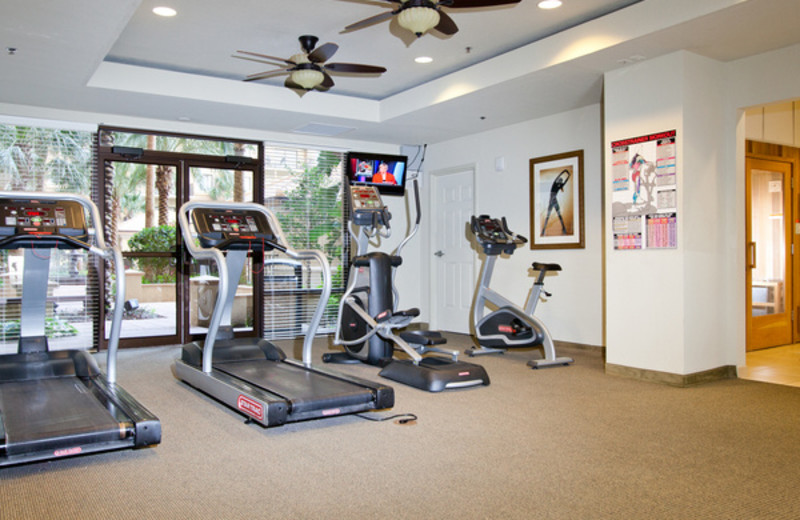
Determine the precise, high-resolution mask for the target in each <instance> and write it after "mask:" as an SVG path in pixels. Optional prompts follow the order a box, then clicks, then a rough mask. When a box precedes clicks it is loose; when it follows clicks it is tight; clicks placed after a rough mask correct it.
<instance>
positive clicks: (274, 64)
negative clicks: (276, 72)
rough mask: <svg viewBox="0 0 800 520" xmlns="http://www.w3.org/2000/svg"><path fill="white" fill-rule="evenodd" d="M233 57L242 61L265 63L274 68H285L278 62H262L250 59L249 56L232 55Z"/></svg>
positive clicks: (258, 59)
mask: <svg viewBox="0 0 800 520" xmlns="http://www.w3.org/2000/svg"><path fill="white" fill-rule="evenodd" d="M231 57H232V58H237V59H240V60H247V61H254V62H256V63H265V64H267V65H272V66H273V67H283V66H284V64H283V63H277V62H274V61H267V60H262V59H260V58H249V57H247V56H237V55H235V54H232V55H231Z"/></svg>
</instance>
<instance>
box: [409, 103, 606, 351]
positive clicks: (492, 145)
mask: <svg viewBox="0 0 800 520" xmlns="http://www.w3.org/2000/svg"><path fill="white" fill-rule="evenodd" d="M600 130H601V122H600V106H599V105H592V106H589V107H585V108H581V109H577V110H573V111H570V112H565V113H562V114H558V115H555V116H550V117H546V118H542V119H537V120H534V121H528V122H525V123H520V124H516V125H512V126H508V127H504V128H499V129H496V130H491V131H488V132H483V133H481V134H476V135H472V136H468V137H464V138H459V139H454V140H452V141H446V142H443V143H437V144H434V145H431V146H429V147H428V154H427V157H426V158H425V164H424V170H425V172H426V175H427V172H436V171H441V170H451V169H454V168H460V167H462V166H467V167H469V168H474V170H475V172H476V175H475V177H476V186H475V198H476V201H475V213H476V214H481V213H488V214H490V215H493V216H496V217H500V216H505V217H506V218H507V219H508V223H509V226H510V227H511V228H512V230H514V231H517V232H518V233H520V234H522V235H524V236H526V237H530V229H529V221H530V213H529V189H530V188H529V160H530V159H531V158H535V157H542V156H546V155H552V154H558V153H563V152H569V151H573V150H583V152H584V211H585V218H586V229H585V237H586V247H585V249H559V250H530V249H529V248H519V249H518V250H517V251H516V253H515V254H514V255H513V256H512V257H510V258H506V257H501V258H500V259H499V260H498V263H497V266H496V268H495V274H494V279H493V284H492V287H493V288H494V289H496V290H498V291H499V292H500V293H502V294H503V295H505V296H506V297H508V298H509V299H511V300H512V301H515V302H518V303H519V304H524V302H525V300H526V298H527V296H528V292H529V291H530V287H531V285H532V283H533V276H532V275H531V273H530V265H531V263H532V262H533V261H540V262H557V263H560V264H561V266H562V268H563V271H562V272H560V273H558V274H557V275H555V276H548V278H547V282H546V288H547V290H548V291H550V292H552V293H553V297H552V298H550V299H549V300H548V301H547V302H546V303H542V304H541V305H540V306H539V307H538V309H537V314H538V315H539V316H541V318H542V319H543V320H544V322H545V323H546V324H547V326H548V328H549V329H550V332H551V333H552V335H553V336H554V338H555V339H557V340H562V341H572V342H576V343H583V344H589V345H603V344H604V339H603V296H602V294H603V275H602V262H603V257H602V240H601V236H602V233H601V226H602V218H601V194H602V181H601V171H602V170H601V150H600ZM497 157H503V158H504V159H505V170H504V171H502V172H496V171H495V159H496V158H497ZM424 181H425V182H424V187H425V189H428V188H429V185H430V182H429V180H428V179H427V177H425V178H424ZM423 191H424V190H423ZM427 195H428V194H427V193H425V195H424V196H423V197H424V198H425V201H426V207H427ZM430 229H431V226H430V223H429V222H423V237H422V240H421V241H420V242H421V244H422V247H423V248H425V244H427V243H428V241H429V232H430ZM464 240H467V237H466V236H465V237H464ZM428 258H430V255H427V254H425V255H423V256H421V257H420V258H418V259H417V262H416V265H414V270H413V272H412V275H413V276H415V277H418V278H419V279H420V280H422V283H423V284H426V285H427V284H428V278H429V275H428V270H429V266H428V262H427V259H428ZM423 259H425V260H423ZM475 260H476V264H475V274H476V280H477V275H478V273H479V268H480V263H478V258H477V254H476V259H475ZM409 264H410V262H409ZM406 269H407V270H409V271H410V270H411V269H410V265H407V267H406ZM429 306H430V303H429V302H425V303H423V304H422V307H423V308H427V307H429Z"/></svg>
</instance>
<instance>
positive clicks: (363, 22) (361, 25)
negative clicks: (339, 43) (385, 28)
mask: <svg viewBox="0 0 800 520" xmlns="http://www.w3.org/2000/svg"><path fill="white" fill-rule="evenodd" d="M397 12H398V11H387V12H385V13H381V14H376V15H375V16H370V17H369V18H365V19H363V20H361V21H360V22H356V23H351V24H350V25H348V26H347V27H345V28H344V31H342V32H349V31H355V30H356V29H363V28H364V27H369V26H370V25H372V24H376V23H379V22H382V21H384V20H388V19H389V18H391V17H392V16H394V15H395V14H396V13H397Z"/></svg>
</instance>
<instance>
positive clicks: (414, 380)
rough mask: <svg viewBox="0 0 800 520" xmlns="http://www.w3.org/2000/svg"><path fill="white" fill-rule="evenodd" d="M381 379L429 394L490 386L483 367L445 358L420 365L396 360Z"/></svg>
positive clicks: (383, 373)
mask: <svg viewBox="0 0 800 520" xmlns="http://www.w3.org/2000/svg"><path fill="white" fill-rule="evenodd" d="M379 375H380V376H382V377H385V378H387V379H391V380H392V381H397V382H398V383H403V384H405V385H408V386H413V387H414V388H419V389H420V390H425V391H427V392H441V391H443V390H452V389H456V388H468V387H472V386H481V385H483V386H488V385H489V375H488V374H487V373H486V370H485V369H484V368H483V367H482V366H481V365H476V364H474V363H466V362H464V361H451V360H449V359H447V358H443V357H426V358H423V359H422V361H420V362H419V364H418V365H416V364H414V362H413V361H412V360H410V359H402V360H401V359H394V360H392V361H391V362H390V363H389V364H388V365H386V367H384V369H383V370H381V371H380V373H379Z"/></svg>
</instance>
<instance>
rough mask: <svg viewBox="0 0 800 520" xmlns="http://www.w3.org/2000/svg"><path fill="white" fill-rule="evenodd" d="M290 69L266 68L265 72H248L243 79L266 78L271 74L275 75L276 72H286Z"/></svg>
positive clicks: (255, 79)
mask: <svg viewBox="0 0 800 520" xmlns="http://www.w3.org/2000/svg"><path fill="white" fill-rule="evenodd" d="M289 70H290V69H279V70H268V71H266V72H259V73H258V74H250V75H249V76H247V77H246V78H244V81H257V80H259V79H266V78H269V77H271V76H277V75H278V74H286V73H287V72H289Z"/></svg>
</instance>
